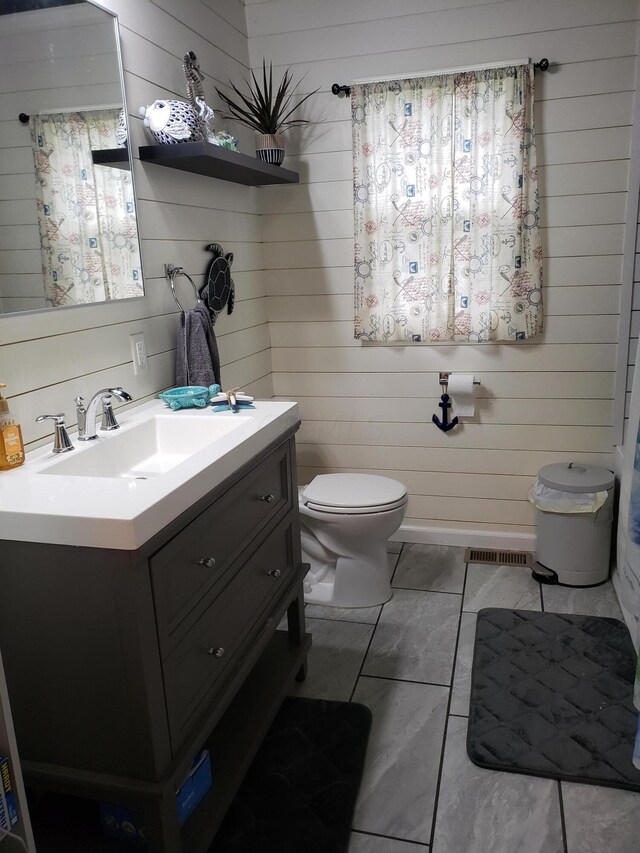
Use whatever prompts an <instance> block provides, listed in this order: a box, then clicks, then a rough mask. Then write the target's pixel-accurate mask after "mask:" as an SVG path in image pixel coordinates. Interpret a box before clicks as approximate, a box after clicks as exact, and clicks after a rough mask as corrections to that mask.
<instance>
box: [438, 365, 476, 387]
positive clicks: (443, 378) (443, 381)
mask: <svg viewBox="0 0 640 853" xmlns="http://www.w3.org/2000/svg"><path fill="white" fill-rule="evenodd" d="M438 375H439V379H438V382H439V383H440V385H441V386H442V387H443V388H444V390H445V391H446V390H447V386H448V385H449V377H450V376H451V372H450V371H447V370H441V371H440V373H439V374H438ZM473 384H474V385H480V380H479V379H474V380H473Z"/></svg>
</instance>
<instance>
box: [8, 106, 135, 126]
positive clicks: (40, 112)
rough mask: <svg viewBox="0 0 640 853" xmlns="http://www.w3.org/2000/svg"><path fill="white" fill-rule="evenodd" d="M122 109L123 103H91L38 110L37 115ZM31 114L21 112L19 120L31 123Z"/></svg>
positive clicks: (22, 122) (23, 122)
mask: <svg viewBox="0 0 640 853" xmlns="http://www.w3.org/2000/svg"><path fill="white" fill-rule="evenodd" d="M117 109H122V104H104V105H103V106H96V105H95V104H93V105H91V104H89V105H88V106H86V107H61V108H60V109H52V110H38V112H37V113H36V115H39V116H43V115H47V116H48V115H62V113H91V112H97V111H98V110H117ZM30 118H31V116H29V115H27V113H20V115H19V116H18V121H19V122H20V123H21V124H29V119H30Z"/></svg>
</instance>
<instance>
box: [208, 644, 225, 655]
mask: <svg viewBox="0 0 640 853" xmlns="http://www.w3.org/2000/svg"><path fill="white" fill-rule="evenodd" d="M207 654H208V655H211V656H212V657H214V658H221V657H222V655H223V654H224V649H223V648H222V646H218V647H217V648H216V649H209V651H208V652H207Z"/></svg>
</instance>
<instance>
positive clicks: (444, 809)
mask: <svg viewBox="0 0 640 853" xmlns="http://www.w3.org/2000/svg"><path fill="white" fill-rule="evenodd" d="M389 550H390V553H389V561H390V567H391V569H392V571H393V580H392V586H393V587H394V594H393V598H392V599H391V600H390V601H389V602H388V603H387V604H385V605H384V606H382V607H371V608H366V609H354V610H339V609H333V608H327V607H317V606H311V605H309V606H308V607H307V609H306V614H307V620H308V630H310V631H311V632H312V634H313V647H312V650H311V654H310V658H309V675H308V677H307V680H306V681H305V682H304V683H303V684H300V685H297V686H296V690H295V693H296V695H301V696H311V697H315V698H324V699H338V700H353V701H354V702H362V703H363V704H365V705H367V706H369V707H370V708H371V710H372V711H373V728H372V731H371V737H370V740H369V749H368V753H367V764H366V767H365V773H364V778H363V780H362V785H361V789H360V796H359V799H358V803H357V806H356V811H355V815H354V819H353V832H352V840H351V844H350V847H349V853H602V851H606V853H637V851H638V850H639V849H640V844H639V842H638V838H639V837H640V794H636V793H633V792H629V791H620V790H616V789H614V788H599V787H595V786H591V785H578V784H569V783H566V782H562V783H559V782H556V781H554V780H551V779H539V778H535V777H532V776H524V775H516V774H514V773H500V772H497V771H492V770H483V769H481V768H479V767H476V766H475V765H473V764H472V763H471V762H470V761H469V759H468V758H467V754H466V748H465V735H466V729H467V719H466V718H467V715H468V705H469V680H470V669H471V658H472V653H473V639H474V632H475V619H476V615H475V614H476V613H477V611H478V610H480V609H481V608H483V607H515V608H521V609H528V610H541V609H544V610H555V611H558V612H564V613H586V614H594V615H598V616H614V617H617V618H622V616H621V613H620V609H619V607H618V603H617V600H616V597H615V594H614V592H613V588H612V586H611V584H610V583H608V584H607V585H605V586H601V587H596V588H593V589H569V588H567V587H553V586H542V585H541V584H538V583H536V582H535V581H534V580H533V579H532V578H531V573H530V572H529V570H527V569H516V568H495V567H492V566H488V565H481V564H473V563H470V564H468V565H466V564H465V563H464V557H463V555H464V550H463V549H462V548H453V547H446V546H435V545H413V544H404V545H403V546H401V545H400V543H390V548H389Z"/></svg>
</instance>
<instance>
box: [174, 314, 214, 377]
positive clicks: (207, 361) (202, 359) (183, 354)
mask: <svg viewBox="0 0 640 853" xmlns="http://www.w3.org/2000/svg"><path fill="white" fill-rule="evenodd" d="M216 382H217V383H218V385H220V356H219V355H218V344H217V342H216V336H215V332H214V331H213V324H212V323H211V317H210V316H209V312H208V310H207V309H206V307H205V306H204V305H203V304H202V302H198V304H197V305H196V307H195V308H194V309H193V310H192V311H183V313H182V316H181V317H180V328H179V329H178V341H177V347H176V385H178V386H183V385H206V386H207V387H208V386H209V385H213V384H214V383H216Z"/></svg>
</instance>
